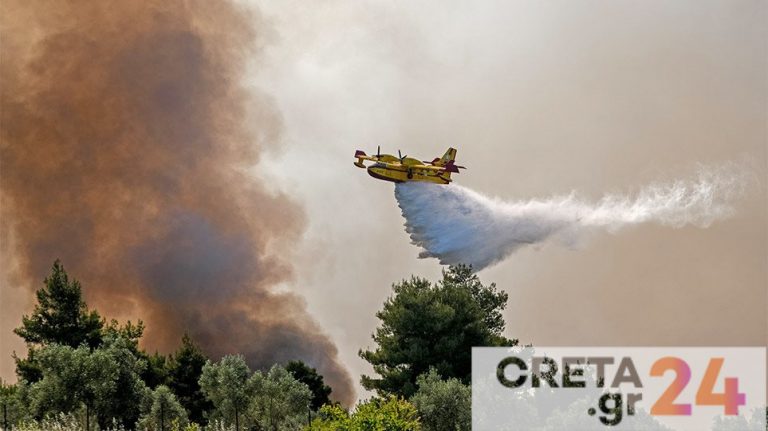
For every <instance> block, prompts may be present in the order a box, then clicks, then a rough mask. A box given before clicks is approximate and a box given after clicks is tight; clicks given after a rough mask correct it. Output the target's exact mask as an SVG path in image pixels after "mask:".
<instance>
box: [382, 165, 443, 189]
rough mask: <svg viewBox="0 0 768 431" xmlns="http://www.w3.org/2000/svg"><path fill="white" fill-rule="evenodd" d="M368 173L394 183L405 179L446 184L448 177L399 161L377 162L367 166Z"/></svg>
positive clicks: (402, 181)
mask: <svg viewBox="0 0 768 431" xmlns="http://www.w3.org/2000/svg"><path fill="white" fill-rule="evenodd" d="M367 170H368V175H370V176H372V177H373V178H376V179H379V180H384V181H392V182H394V183H404V182H407V181H422V182H428V183H435V184H448V183H450V182H451V179H450V178H445V177H444V176H443V175H444V174H441V173H439V172H435V173H433V172H425V171H422V170H420V169H418V168H411V167H409V166H408V165H407V164H405V165H404V164H401V163H383V162H377V163H374V164H372V165H371V166H368V168H367Z"/></svg>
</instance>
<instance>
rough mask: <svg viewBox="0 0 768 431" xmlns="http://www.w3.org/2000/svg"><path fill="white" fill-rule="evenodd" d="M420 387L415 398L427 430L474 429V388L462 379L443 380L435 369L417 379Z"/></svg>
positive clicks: (453, 430)
mask: <svg viewBox="0 0 768 431" xmlns="http://www.w3.org/2000/svg"><path fill="white" fill-rule="evenodd" d="M416 384H417V385H418V387H419V389H418V391H416V394H415V395H414V396H413V397H411V400H410V401H411V402H412V403H413V404H414V405H415V406H416V409H417V410H418V411H419V416H420V417H421V423H422V425H423V427H424V430H425V431H460V430H469V429H471V428H472V390H471V389H470V387H469V386H468V385H465V384H463V383H461V381H459V380H458V379H448V380H441V379H440V376H439V375H438V374H437V372H436V371H435V370H434V369H432V370H430V371H429V372H428V373H426V374H422V375H420V376H419V377H418V379H416Z"/></svg>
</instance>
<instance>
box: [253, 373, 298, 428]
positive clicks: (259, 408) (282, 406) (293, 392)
mask: <svg viewBox="0 0 768 431" xmlns="http://www.w3.org/2000/svg"><path fill="white" fill-rule="evenodd" d="M251 379H252V382H253V389H254V397H253V402H252V406H251V412H252V414H253V417H254V418H256V424H257V425H258V426H259V427H260V428H261V429H267V430H274V431H277V430H295V429H298V428H300V424H301V423H306V422H305V418H307V415H308V414H309V405H310V399H311V398H312V392H311V391H310V390H309V388H308V387H307V385H305V384H304V383H301V382H300V381H298V380H296V379H295V378H294V377H293V375H291V373H289V372H288V371H287V370H286V369H285V368H283V367H281V366H279V365H274V366H272V368H271V369H270V370H269V372H268V373H266V375H264V374H262V373H260V372H258V371H257V372H256V373H254V375H253V377H252V378H251Z"/></svg>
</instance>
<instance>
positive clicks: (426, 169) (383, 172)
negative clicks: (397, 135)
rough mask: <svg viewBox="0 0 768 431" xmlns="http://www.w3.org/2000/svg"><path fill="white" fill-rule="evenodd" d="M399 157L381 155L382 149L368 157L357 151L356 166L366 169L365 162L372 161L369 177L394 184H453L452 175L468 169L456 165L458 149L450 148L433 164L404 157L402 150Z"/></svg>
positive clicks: (432, 162)
mask: <svg viewBox="0 0 768 431" xmlns="http://www.w3.org/2000/svg"><path fill="white" fill-rule="evenodd" d="M397 155H398V157H395V156H392V155H390V154H381V147H378V149H377V150H376V155H375V156H368V155H366V154H365V153H364V152H362V151H360V150H357V151H355V157H356V158H357V161H356V162H355V166H357V167H358V168H364V169H365V168H366V166H365V165H364V164H363V160H370V161H372V162H375V163H374V164H372V165H370V166H367V169H368V175H370V176H372V177H373V178H376V179H379V180H384V181H392V182H394V183H404V182H406V181H422V182H428V183H436V184H448V183H450V182H451V173H456V174H458V173H459V169H466V168H465V167H464V166H458V165H456V164H454V160H456V149H455V148H448V151H446V152H445V154H443V157H442V158H440V159H437V158H436V159H434V160H432V161H431V162H427V161H424V162H421V161H419V160H417V159H414V158H411V157H408V156H403V155H401V154H400V150H397Z"/></svg>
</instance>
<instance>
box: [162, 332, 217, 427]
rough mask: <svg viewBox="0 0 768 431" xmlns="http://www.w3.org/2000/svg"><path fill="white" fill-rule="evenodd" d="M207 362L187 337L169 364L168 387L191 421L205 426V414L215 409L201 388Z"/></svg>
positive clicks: (184, 337)
mask: <svg viewBox="0 0 768 431" xmlns="http://www.w3.org/2000/svg"><path fill="white" fill-rule="evenodd" d="M206 361H207V358H206V356H205V355H204V354H203V352H202V351H201V350H200V348H199V347H198V346H197V345H196V344H195V343H194V342H193V341H192V339H191V338H190V337H189V336H188V335H187V334H184V336H183V337H182V339H181V347H180V348H179V350H178V351H177V352H176V354H175V355H173V357H172V358H171V360H170V361H169V364H168V377H167V378H168V386H169V387H170V388H171V390H173V392H174V393H175V394H176V396H177V397H178V399H179V402H180V403H181V405H182V406H184V408H185V409H187V411H188V412H189V419H190V420H191V421H194V422H197V423H199V424H203V425H205V423H206V421H205V416H204V413H205V412H206V411H208V410H210V409H211V408H212V407H213V404H211V402H210V401H209V400H208V399H207V398H206V397H205V394H203V391H202V389H201V388H200V376H202V374H203V366H204V365H205V363H206Z"/></svg>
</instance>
